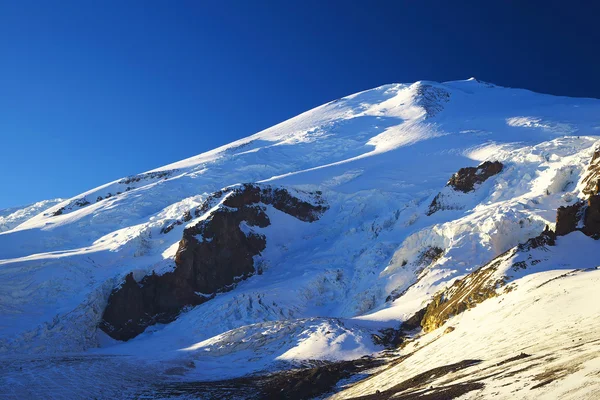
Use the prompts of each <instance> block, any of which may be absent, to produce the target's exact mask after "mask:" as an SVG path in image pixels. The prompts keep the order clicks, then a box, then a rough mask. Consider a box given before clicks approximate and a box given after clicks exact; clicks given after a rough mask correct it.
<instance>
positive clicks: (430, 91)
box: [415, 83, 450, 118]
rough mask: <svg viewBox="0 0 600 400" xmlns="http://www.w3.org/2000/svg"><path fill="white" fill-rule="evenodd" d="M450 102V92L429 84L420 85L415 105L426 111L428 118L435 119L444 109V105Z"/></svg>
mask: <svg viewBox="0 0 600 400" xmlns="http://www.w3.org/2000/svg"><path fill="white" fill-rule="evenodd" d="M448 101H450V92H448V91H447V90H445V89H442V88H439V87H434V86H432V85H428V84H423V83H421V84H419V86H418V87H417V93H416V96H415V103H416V104H417V105H418V106H420V107H422V108H423V109H424V110H425V113H426V118H431V117H435V116H436V115H437V114H439V113H440V112H441V111H442V110H443V109H444V103H447V102H448Z"/></svg>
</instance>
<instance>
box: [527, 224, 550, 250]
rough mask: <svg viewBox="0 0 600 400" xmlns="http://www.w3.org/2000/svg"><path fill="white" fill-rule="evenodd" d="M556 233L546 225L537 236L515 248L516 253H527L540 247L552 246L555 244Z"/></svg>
mask: <svg viewBox="0 0 600 400" xmlns="http://www.w3.org/2000/svg"><path fill="white" fill-rule="evenodd" d="M556 235H557V234H556V233H555V232H554V231H553V230H551V229H550V227H549V226H548V225H546V227H545V228H544V230H543V231H542V233H540V234H539V235H538V236H536V237H534V238H531V239H529V240H528V241H526V242H525V243H522V244H519V245H518V246H517V250H518V251H529V250H531V249H537V248H538V247H542V246H544V247H545V246H554V245H555V244H556Z"/></svg>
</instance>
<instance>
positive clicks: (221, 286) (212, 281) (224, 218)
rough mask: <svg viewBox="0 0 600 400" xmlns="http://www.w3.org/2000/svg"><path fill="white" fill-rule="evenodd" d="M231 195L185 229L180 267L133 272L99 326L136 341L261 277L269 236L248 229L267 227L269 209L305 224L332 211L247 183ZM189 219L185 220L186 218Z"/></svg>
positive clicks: (115, 292) (179, 252)
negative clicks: (259, 263)
mask: <svg viewBox="0 0 600 400" xmlns="http://www.w3.org/2000/svg"><path fill="white" fill-rule="evenodd" d="M227 193H228V194H229V195H228V196H227V197H226V198H225V199H224V200H223V202H222V204H221V205H220V206H219V207H218V208H217V209H215V210H214V211H213V212H212V213H211V215H210V216H209V217H208V218H206V219H204V220H202V221H201V222H199V223H198V224H196V225H194V226H192V227H189V228H186V229H185V230H184V232H183V238H182V239H181V241H180V243H179V249H178V250H177V254H176V256H175V265H176V266H175V268H174V269H173V270H172V271H170V272H166V273H164V274H162V275H157V274H155V273H153V274H151V275H147V276H145V277H144V278H143V279H142V280H141V281H139V282H136V281H135V279H134V278H133V275H132V274H129V275H127V277H126V278H125V282H124V283H123V284H122V285H121V286H119V287H118V288H115V289H114V290H113V292H112V293H111V295H110V297H109V300H108V305H107V307H106V309H105V311H104V315H103V318H102V322H101V324H100V328H101V329H102V330H103V331H104V332H106V333H107V334H108V335H110V336H111V337H113V338H115V339H118V340H128V339H131V338H133V337H135V336H137V335H138V334H140V333H141V332H143V331H144V330H145V329H146V327H148V326H149V325H152V324H155V323H168V322H171V321H172V320H174V319H175V318H176V317H177V315H179V313H180V312H181V310H182V309H183V308H184V307H186V306H194V305H198V304H201V303H204V302H206V301H208V300H210V299H212V298H213V297H214V296H215V295H216V294H217V293H219V292H224V291H228V290H231V289H232V288H233V287H235V285H236V283H237V282H239V281H241V280H244V279H247V278H248V277H250V276H252V275H254V274H255V273H256V270H255V267H254V259H253V257H254V256H256V255H259V254H260V253H261V252H262V251H263V250H264V249H265V247H266V238H265V236H264V235H262V234H258V233H255V232H253V231H251V230H250V231H243V230H242V228H241V227H240V224H241V223H242V222H244V223H245V225H246V226H248V227H261V228H264V227H267V226H269V225H270V223H271V222H270V220H269V217H268V215H267V214H266V212H265V210H266V207H265V205H267V204H268V205H272V206H273V207H275V208H276V209H278V210H280V211H282V212H285V213H287V214H289V215H291V216H293V217H296V218H298V219H300V220H302V221H306V222H312V221H315V220H317V219H318V218H319V217H320V216H321V214H322V213H323V212H324V211H325V210H326V209H327V207H326V206H325V205H323V201H322V200H321V199H320V197H319V196H313V198H314V199H315V204H312V203H309V202H307V201H303V200H300V199H298V198H297V197H294V196H292V195H291V194H290V193H289V192H288V191H287V190H285V189H278V188H271V187H269V186H265V187H263V186H258V185H243V186H241V187H237V188H230V189H228V190H227ZM184 218H185V217H184Z"/></svg>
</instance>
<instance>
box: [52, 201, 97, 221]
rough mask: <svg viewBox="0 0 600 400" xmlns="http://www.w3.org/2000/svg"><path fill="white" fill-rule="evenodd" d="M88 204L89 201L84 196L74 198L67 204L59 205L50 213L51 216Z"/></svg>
mask: <svg viewBox="0 0 600 400" xmlns="http://www.w3.org/2000/svg"><path fill="white" fill-rule="evenodd" d="M89 204H90V202H89V201H88V199H86V198H85V197H82V198H79V199H75V200H73V201H71V202H70V203H69V204H67V205H66V206H64V207H61V208H59V209H58V210H56V211H54V212H53V213H52V216H54V217H56V216H57V215H62V214H64V212H65V211H68V210H72V209H74V208H81V207H85V206H87V205H89Z"/></svg>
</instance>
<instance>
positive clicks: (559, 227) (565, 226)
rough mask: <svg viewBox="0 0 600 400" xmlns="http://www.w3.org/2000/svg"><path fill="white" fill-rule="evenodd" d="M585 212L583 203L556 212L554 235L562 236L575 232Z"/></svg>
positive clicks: (559, 208) (564, 207)
mask: <svg viewBox="0 0 600 400" xmlns="http://www.w3.org/2000/svg"><path fill="white" fill-rule="evenodd" d="M584 210H585V203H584V202H583V201H580V202H577V203H575V204H572V205H570V206H563V207H558V209H557V210H556V228H555V230H556V235H557V236H564V235H566V234H568V233H571V232H573V231H575V230H577V227H578V226H579V222H580V221H581V219H582V216H583V213H584Z"/></svg>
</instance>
